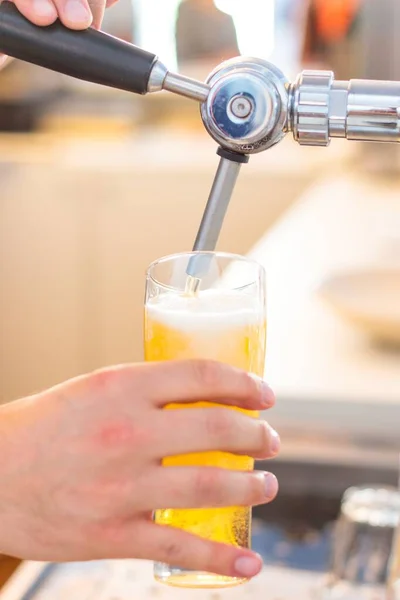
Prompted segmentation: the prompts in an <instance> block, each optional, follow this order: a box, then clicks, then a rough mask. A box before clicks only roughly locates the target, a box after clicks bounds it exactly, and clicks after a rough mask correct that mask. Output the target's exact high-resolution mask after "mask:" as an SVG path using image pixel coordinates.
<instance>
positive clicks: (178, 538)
mask: <svg viewBox="0 0 400 600" xmlns="http://www.w3.org/2000/svg"><path fill="white" fill-rule="evenodd" d="M113 541H114V543H113V546H112V548H111V546H109V547H108V553H107V556H108V555H109V554H110V551H111V550H112V552H113V553H115V557H116V558H131V557H132V556H133V555H134V556H135V557H136V558H139V559H145V560H154V561H156V562H162V563H167V564H170V565H174V566H177V567H180V568H182V569H189V570H195V571H203V572H204V571H205V572H208V573H216V574H218V575H226V576H228V577H241V578H242V577H247V578H250V577H254V576H255V575H258V573H259V572H260V571H261V568H262V559H261V557H260V556H259V555H258V554H256V553H255V552H252V551H251V550H245V549H242V548H238V547H235V546H228V545H225V544H219V543H217V542H210V541H208V540H205V539H202V538H199V537H197V536H194V535H192V534H190V533H187V532H186V531H182V530H180V529H176V528H173V527H167V526H165V525H156V524H154V523H147V522H142V523H140V524H138V523H137V522H134V523H132V525H131V526H129V525H126V524H125V525H124V527H123V528H122V531H121V535H120V539H119V540H118V542H119V543H118V542H117V540H115V538H114V540H113ZM111 558H113V557H111Z"/></svg>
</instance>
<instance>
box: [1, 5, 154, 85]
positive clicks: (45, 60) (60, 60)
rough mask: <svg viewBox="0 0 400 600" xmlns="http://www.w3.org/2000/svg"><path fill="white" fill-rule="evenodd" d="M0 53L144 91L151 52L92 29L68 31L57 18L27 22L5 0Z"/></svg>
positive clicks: (75, 74)
mask: <svg viewBox="0 0 400 600" xmlns="http://www.w3.org/2000/svg"><path fill="white" fill-rule="evenodd" d="M0 52H2V53H3V54H7V55H8V56H13V57H14V58H18V59H20V60H23V61H25V62H29V63H32V64H35V65H38V66H40V67H45V68H46V69H50V70H52V71H57V72H59V73H64V74H65V75H69V76H71V77H75V78H77V79H82V80H84V81H89V82H92V83H98V84H101V85H105V86H108V87H113V88H118V89H120V90H126V91H128V92H134V93H136V94H145V93H146V92H147V91H148V83H149V79H150V74H151V71H152V69H153V66H154V64H155V62H156V61H157V57H156V56H155V55H154V54H151V53H150V52H146V51H145V50H142V49H141V48H138V47H136V46H133V45H132V44H129V43H127V42H123V41H122V40H119V39H118V38H115V37H113V36H111V35H108V34H106V33H102V32H100V31H97V30H95V29H86V30H84V31H73V30H71V29H68V28H67V27H65V26H64V25H63V24H62V23H61V21H59V20H57V21H56V22H55V23H53V25H49V26H48V27H39V26H37V25H33V24H32V23H31V22H30V21H28V20H27V19H26V18H25V17H24V16H23V15H22V14H21V13H20V12H19V11H18V9H17V8H16V6H15V5H14V4H13V3H11V2H8V1H7V0H5V1H4V2H2V3H1V5H0Z"/></svg>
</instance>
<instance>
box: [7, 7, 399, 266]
mask: <svg viewBox="0 0 400 600" xmlns="http://www.w3.org/2000/svg"><path fill="white" fill-rule="evenodd" d="M0 52H3V53H5V54H8V55H10V56H13V57H15V58H18V59H21V60H24V61H26V62H30V63H33V64H36V65H39V66H42V67H45V68H48V69H51V70H53V71H57V72H60V73H64V74H66V75H69V76H71V77H75V78H78V79H82V80H85V81H90V82H92V83H98V84H101V85H106V86H109V87H114V88H118V89H121V90H125V91H128V92H133V93H136V94H147V93H155V92H158V91H161V90H167V91H169V92H172V93H174V94H178V95H180V96H184V97H186V98H189V99H191V100H194V101H196V102H198V103H199V104H200V113H201V118H202V121H203V124H204V127H205V129H206V130H207V132H208V133H209V135H210V136H211V137H212V138H213V139H214V140H215V142H216V143H217V144H218V150H217V153H218V155H219V156H220V162H219V166H218V170H217V173H216V176H215V179H214V182H213V185H212V189H211V193H210V196H209V199H208V202H207V205H206V208H205V211H204V215H203V218H202V221H201V224H200V227H199V231H198V234H197V237H196V240H195V243H194V250H201V251H212V250H214V249H215V245H216V243H217V240H218V237H219V233H220V230H221V227H222V224H223V220H224V217H225V214H226V210H227V208H228V205H229V201H230V199H231V196H232V193H233V191H234V187H235V183H236V180H237V177H238V174H239V171H240V167H241V165H242V164H245V163H247V162H248V160H249V157H250V155H252V154H257V153H260V152H263V151H264V150H267V149H268V148H271V147H272V146H274V145H275V144H277V143H278V142H280V141H281V140H282V139H283V138H284V137H285V136H286V135H287V134H291V135H292V136H293V139H294V140H295V141H296V142H298V143H299V144H301V145H304V146H328V145H329V143H330V141H331V139H332V138H346V139H348V140H355V141H373V142H398V141H400V82H390V81H371V80H357V79H355V80H351V81H336V80H335V77H334V74H333V73H332V72H331V71H310V70H307V71H303V72H302V73H301V74H300V75H299V76H298V77H297V79H296V81H294V82H290V81H289V80H288V79H287V78H286V77H285V75H284V74H283V73H282V72H281V71H280V70H279V69H278V68H277V67H276V66H274V65H272V64H270V63H269V62H267V61H264V60H260V59H257V58H246V57H240V58H235V59H233V60H229V61H227V62H225V63H223V64H221V65H219V66H218V67H217V68H216V69H215V70H214V71H213V72H212V73H211V74H210V76H209V77H208V78H207V80H206V82H204V83H203V82H200V81H196V80H194V79H191V78H188V77H185V76H182V75H179V74H177V73H172V72H170V71H169V70H168V69H167V67H166V66H164V65H163V63H162V62H160V61H159V59H158V58H157V57H156V56H155V55H154V54H151V53H150V52H147V51H145V50H143V49H141V48H138V47H136V46H133V45H132V44H128V43H126V42H123V41H121V40H119V39H117V38H114V37H112V36H110V35H107V34H105V33H102V32H99V31H95V30H93V29H87V30H86V31H71V30H69V29H67V28H65V27H64V26H63V25H62V24H61V22H60V21H57V22H56V23H54V24H53V25H50V26H49V27H37V26H35V25H33V24H31V23H30V22H29V21H27V20H26V19H25V18H24V17H23V16H22V15H21V14H20V13H19V12H18V10H17V9H16V7H15V6H14V5H13V4H12V3H10V2H8V1H4V2H3V3H2V4H1V5H0ZM202 265H203V263H202V262H199V261H195V262H193V263H192V264H191V265H190V266H189V271H188V273H189V274H190V275H192V276H193V277H198V278H200V277H201V271H202V268H203V266H204V265H203V266H202Z"/></svg>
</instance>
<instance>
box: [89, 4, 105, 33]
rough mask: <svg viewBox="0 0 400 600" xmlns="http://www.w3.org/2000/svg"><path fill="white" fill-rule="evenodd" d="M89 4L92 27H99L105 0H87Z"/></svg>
mask: <svg viewBox="0 0 400 600" xmlns="http://www.w3.org/2000/svg"><path fill="white" fill-rule="evenodd" d="M89 6H90V9H91V11H92V15H93V23H92V25H93V27H95V28H96V29H99V28H100V26H101V23H102V21H103V17H104V11H105V8H106V0H89Z"/></svg>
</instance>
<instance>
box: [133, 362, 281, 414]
mask: <svg viewBox="0 0 400 600" xmlns="http://www.w3.org/2000/svg"><path fill="white" fill-rule="evenodd" d="M141 368H142V369H143V375H144V376H145V378H146V380H147V381H146V383H147V385H146V387H147V389H146V392H147V397H148V399H149V400H150V401H151V402H153V403H154V404H156V405H157V406H159V407H163V406H165V405H167V404H171V403H174V402H175V403H181V402H191V403H193V402H198V401H201V400H205V401H217V400H218V401H219V402H221V403H224V404H230V405H236V406H240V407H242V408H247V409H253V410H257V409H263V408H268V407H270V406H272V405H273V404H274V395H273V392H272V390H271V388H270V387H269V386H268V385H267V384H266V383H265V382H263V381H262V380H261V379H259V378H258V377H255V376H253V375H250V374H249V373H246V372H245V371H242V370H240V369H236V368H234V367H231V366H229V365H226V364H222V363H218V362H214V361H207V360H188V361H166V362H160V363H147V364H145V365H143V366H142V367H141Z"/></svg>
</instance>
